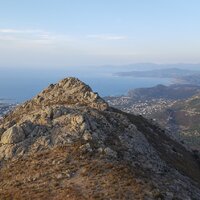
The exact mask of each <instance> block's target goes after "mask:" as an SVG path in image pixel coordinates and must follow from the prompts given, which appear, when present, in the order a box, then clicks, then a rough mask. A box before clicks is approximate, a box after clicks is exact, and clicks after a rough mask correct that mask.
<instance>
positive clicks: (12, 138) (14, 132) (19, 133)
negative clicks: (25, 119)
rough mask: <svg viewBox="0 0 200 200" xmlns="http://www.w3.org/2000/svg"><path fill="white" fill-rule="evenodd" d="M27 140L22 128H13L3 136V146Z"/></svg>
mask: <svg viewBox="0 0 200 200" xmlns="http://www.w3.org/2000/svg"><path fill="white" fill-rule="evenodd" d="M24 139H25V134H24V131H23V129H22V128H21V127H20V126H16V125H14V126H12V127H11V128H9V129H8V130H7V131H5V132H4V133H3V135H2V136H1V143H2V144H16V143H18V142H21V141H23V140H24Z"/></svg>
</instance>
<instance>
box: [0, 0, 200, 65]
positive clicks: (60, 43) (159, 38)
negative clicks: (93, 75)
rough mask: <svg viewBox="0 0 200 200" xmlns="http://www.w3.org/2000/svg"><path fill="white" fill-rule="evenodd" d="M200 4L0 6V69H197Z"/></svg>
mask: <svg viewBox="0 0 200 200" xmlns="http://www.w3.org/2000/svg"><path fill="white" fill-rule="evenodd" d="M199 37H200V1H199V0H0V68H4V67H15V68H16V67H30V68H32V67H34V68H37V67H38V68H40V67H44V68H46V67H51V68H54V67H65V66H85V65H91V66H92V65H106V64H128V63H138V62H155V63H177V62H178V63H180V62H181V63H200V56H199V54H200V39H199Z"/></svg>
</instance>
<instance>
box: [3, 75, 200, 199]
mask: <svg viewBox="0 0 200 200" xmlns="http://www.w3.org/2000/svg"><path fill="white" fill-rule="evenodd" d="M0 135H1V140H0V161H1V162H2V163H4V162H5V161H6V160H7V162H12V160H20V158H26V156H27V155H28V157H30V156H33V157H34V155H37V154H43V152H46V151H48V152H53V151H54V150H55V149H59V148H66V151H68V150H69V149H72V150H71V152H70V154H69V155H70V157H68V158H67V159H66V158H63V159H62V160H60V161H59V162H57V161H55V160H51V161H49V162H50V163H51V165H53V166H54V165H55V166H57V165H58V166H62V167H66V166H70V165H68V164H69V163H70V162H72V160H76V163H78V165H79V166H80V167H81V166H82V164H81V163H82V162H83V161H80V160H85V161H87V162H88V163H90V162H94V161H96V160H100V161H101V162H100V163H102V162H103V163H104V162H109V163H111V164H110V165H113V163H115V165H123V168H124V166H128V167H129V168H130V169H134V170H138V171H140V173H141V174H143V175H141V176H140V180H141V181H142V180H143V179H144V178H142V177H143V176H144V174H145V176H147V177H148V178H147V179H148V181H147V182H148V183H150V182H151V183H152V184H154V185H155V190H154V193H155V191H158V192H157V194H154V193H152V192H151V191H150V189H149V190H148V192H147V193H148V194H147V197H148V198H146V199H155V198H154V197H155V196H157V197H160V198H161V197H162V198H165V197H166V199H167V198H168V199H170V198H171V196H173V195H175V194H177V193H181V194H180V197H184V195H185V196H188V197H191V198H193V197H195V198H196V199H198V198H200V191H199V188H198V186H197V184H196V183H195V182H194V181H197V182H198V183H199V184H200V182H199V180H200V170H199V165H198V163H197V162H196V160H195V158H194V157H193V156H192V155H191V154H190V152H187V151H186V150H185V149H184V148H183V147H182V146H180V144H178V143H176V142H175V141H173V140H172V139H170V138H168V137H167V136H166V135H165V134H164V133H163V132H162V131H161V129H159V128H158V127H157V126H155V125H152V124H151V123H150V122H149V121H147V120H145V119H144V118H142V117H138V116H134V115H129V114H126V113H123V112H121V111H119V110H117V109H114V108H110V107H108V105H107V104H106V103H105V102H104V100H102V99H101V98H100V97H99V96H98V95H97V94H95V93H93V92H92V90H91V89H90V87H89V86H87V85H85V84H84V83H82V82H81V81H79V80H78V79H75V78H67V79H64V80H62V81H61V82H59V83H58V84H55V85H50V86H49V87H48V88H47V89H46V90H44V91H43V92H41V93H40V94H39V95H38V96H37V97H35V98H34V99H33V100H30V101H28V102H26V103H25V104H23V105H21V106H19V107H17V108H16V109H15V110H14V111H13V112H11V113H10V114H9V115H7V116H5V117H4V118H3V120H2V123H1V124H0ZM173 149H176V153H174V151H172V150H173ZM64 155H65V154H64ZM49 157H50V158H51V156H49ZM56 158H57V157H56ZM38 159H39V158H38ZM41 159H43V158H41ZM94 163H95V162H94ZM47 164H48V163H47ZM29 167H31V165H30V166H29ZM39 168H40V167H39ZM39 168H36V169H37V170H39ZM44 168H45V169H46V170H45V171H46V172H49V174H51V169H50V168H46V167H45V166H44ZM112 168H114V167H112ZM112 168H109V170H110V173H112ZM190 168H192V170H189V169H190ZM3 169H4V168H3ZM84 169H85V168H84ZM34 170H35V169H34ZM91 170H92V169H91ZM76 171H78V168H77V169H76ZM86 171H87V170H82V171H80V172H77V173H76V175H74V173H73V170H72V172H71V171H70V170H69V171H67V172H66V170H65V171H63V172H61V171H59V173H57V172H58V171H57V169H56V174H55V176H54V178H55V179H56V180H57V179H58V180H65V179H66V178H67V180H68V179H69V180H70V181H71V179H73V178H75V179H76V180H77V179H80V181H79V182H81V180H82V178H81V176H80V174H81V173H82V174H85V173H86ZM0 172H1V169H0ZM87 173H88V174H90V173H92V172H90V173H89V172H87ZM99 173H100V174H101V173H104V172H102V169H101V170H100V171H99V172H98V174H97V175H99ZM131 174H132V175H133V173H132V172H131ZM131 174H130V176H132V175H131ZM182 174H183V175H182ZM88 176H89V175H88ZM104 176H105V177H106V176H108V174H106V175H104ZM115 176H118V174H116V175H115ZM124 176H126V173H123V175H122V177H123V178H122V179H123V180H124V181H125V182H126V181H127V180H128V178H124ZM34 177H35V176H34ZM88 178H89V177H88ZM38 179H40V177H37V178H36V179H35V181H37V180H38ZM134 180H135V179H134ZM169 180H170V181H169ZM177 180H179V182H177ZM31 181H32V179H31ZM91 181H93V179H92V178H91ZM183 183H185V185H184V186H183ZM62 184H64V183H63V182H62ZM93 184H94V185H95V183H94V182H93ZM126 184H129V183H128V182H127V183H126ZM167 184H169V185H167ZM105 188H106V187H105ZM83 193H84V191H83ZM122 193H123V192H122ZM0 194H1V191H0ZM0 197H1V196H0ZM110 198H111V197H110ZM93 199H95V198H94V197H93ZM119 199H120V198H119ZM129 199H131V196H129ZM135 199H137V198H135Z"/></svg>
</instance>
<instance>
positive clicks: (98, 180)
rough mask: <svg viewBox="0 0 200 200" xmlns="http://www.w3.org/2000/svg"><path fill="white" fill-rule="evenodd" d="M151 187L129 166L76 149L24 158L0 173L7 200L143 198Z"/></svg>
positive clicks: (0, 195) (1, 191)
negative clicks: (79, 151)
mask: <svg viewBox="0 0 200 200" xmlns="http://www.w3.org/2000/svg"><path fill="white" fill-rule="evenodd" d="M139 173H140V170H139V169H137V178H138V175H139ZM141 176H142V173H141ZM147 185H148V184H144V182H143V181H138V179H136V174H135V172H134V170H133V169H131V168H129V167H128V165H127V164H126V163H121V164H119V163H117V162H109V161H106V160H103V159H94V158H93V157H91V155H87V154H85V155H80V153H78V151H76V147H73V148H69V147H68V148H67V147H63V148H57V149H54V150H51V151H46V152H43V153H40V154H34V155H32V156H29V157H22V158H20V159H18V160H16V161H12V162H10V163H4V164H3V167H2V168H1V170H0V199H5V200H6V199H15V200H18V199H20V200H21V199H50V200H51V199H53V200H54V199H55V200H58V199H70V200H73V199H77V200H82V199H143V198H144V195H145V194H144V190H145V189H146V188H147V187H150V186H147Z"/></svg>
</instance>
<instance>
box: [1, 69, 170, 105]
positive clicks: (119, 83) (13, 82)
mask: <svg viewBox="0 0 200 200" xmlns="http://www.w3.org/2000/svg"><path fill="white" fill-rule="evenodd" d="M69 76H75V77H77V78H79V79H81V80H82V81H84V82H85V83H86V84H88V85H90V87H91V88H92V89H93V90H94V91H95V92H98V93H99V94H100V95H101V96H102V97H104V96H109V95H111V96H116V95H123V94H126V93H127V92H128V90H129V89H133V88H141V87H151V86H155V85H157V84H164V85H169V84H170V83H171V80H170V79H164V78H131V77H117V76H115V75H113V73H112V72H108V71H104V72H102V71H98V70H97V71H91V70H82V71H76V70H74V71H73V70H57V71H55V70H24V69H23V70H22V69H21V70H19V69H15V70H5V69H4V70H2V69H1V70H0V99H2V98H6V99H12V100H13V101H14V102H19V103H20V102H23V101H26V100H28V99H30V98H32V97H34V96H35V95H36V94H37V93H39V92H40V91H41V90H43V89H44V88H46V87H47V86H48V85H49V84H51V83H56V82H57V81H59V80H61V79H63V78H65V77H69Z"/></svg>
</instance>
